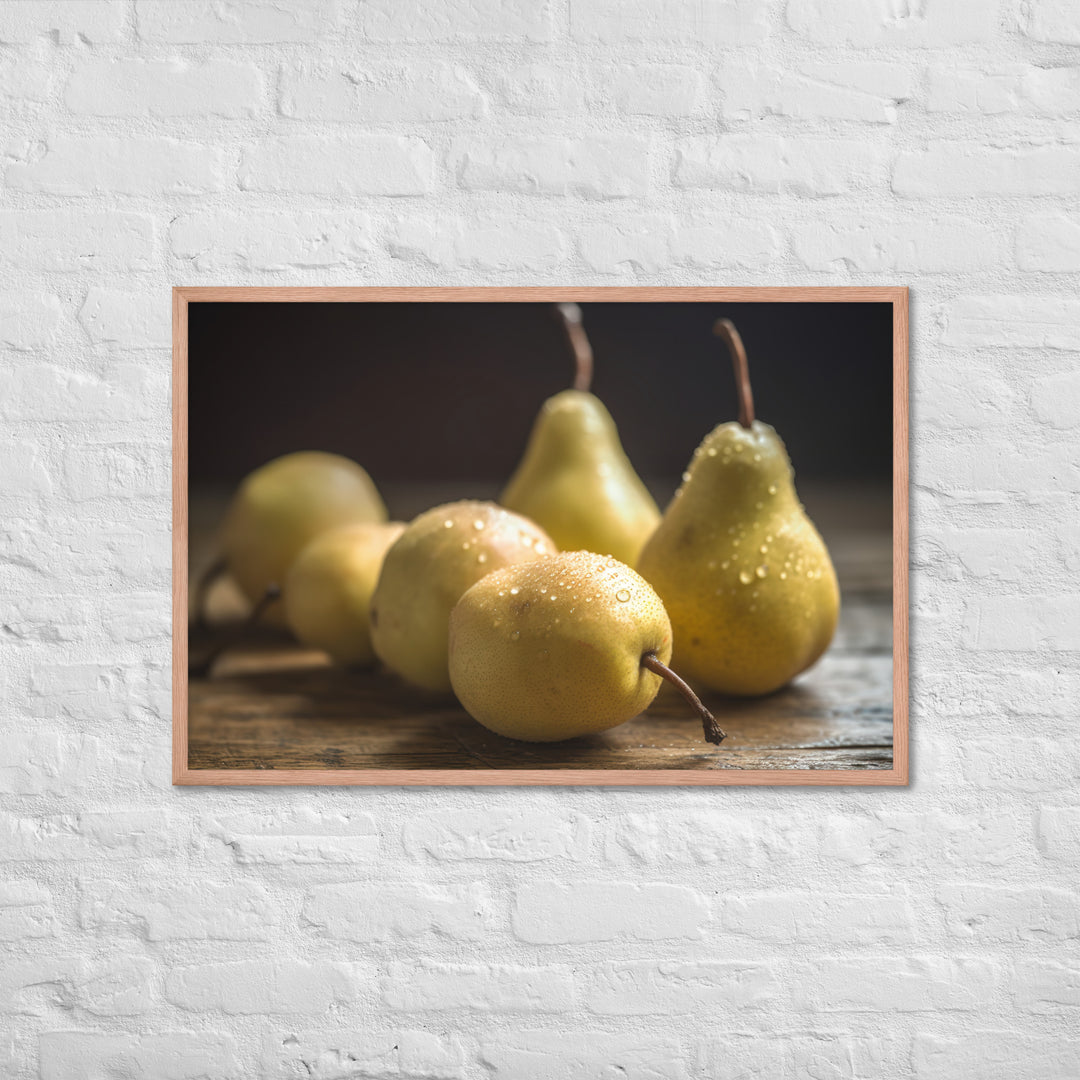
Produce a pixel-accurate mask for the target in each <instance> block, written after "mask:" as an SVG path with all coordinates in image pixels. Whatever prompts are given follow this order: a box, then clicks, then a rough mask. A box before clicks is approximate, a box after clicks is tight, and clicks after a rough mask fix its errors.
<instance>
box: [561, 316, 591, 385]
mask: <svg viewBox="0 0 1080 1080" xmlns="http://www.w3.org/2000/svg"><path fill="white" fill-rule="evenodd" d="M555 310H556V311H557V312H558V314H559V318H560V319H561V320H562V324H563V329H564V330H565V331H566V337H567V339H568V340H569V342H570V348H571V349H572V350H573V353H574V363H575V364H576V365H577V366H576V369H575V372H574V389H575V390H582V391H584V392H586V393H588V390H589V387H590V386H592V373H593V355H592V346H591V345H590V344H589V336H588V334H586V333H585V326H584V324H583V323H582V321H581V308H580V307H579V306H578V305H577V304H556V305H555Z"/></svg>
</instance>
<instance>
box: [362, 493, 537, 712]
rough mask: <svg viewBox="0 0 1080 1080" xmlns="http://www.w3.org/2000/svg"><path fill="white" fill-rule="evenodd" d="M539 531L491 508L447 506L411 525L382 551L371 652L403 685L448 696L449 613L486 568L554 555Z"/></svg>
mask: <svg viewBox="0 0 1080 1080" xmlns="http://www.w3.org/2000/svg"><path fill="white" fill-rule="evenodd" d="M555 550H556V549H555V545H554V544H553V543H552V541H551V537H549V536H548V534H547V533H546V532H544V530H543V529H541V528H540V527H539V526H538V525H534V524H533V523H532V522H531V521H529V520H528V519H527V518H524V517H521V516H520V515H519V514H513V513H511V512H510V511H509V510H504V509H503V508H502V507H501V506H496V505H495V504H494V503H491V502H474V501H464V502H456V503H448V504H447V505H445V506H437V507H435V509H433V510H428V511H427V512H426V513H423V514H421V515H420V516H419V517H418V518H416V519H415V520H414V521H412V522H411V523H410V524H409V526H408V527H407V528H406V529H405V531H404V532H403V533H402V534H401V536H399V537H398V539H397V541H396V542H395V543H394V545H393V546H392V547H391V548H390V550H389V551H388V552H387V553H386V557H385V559H384V560H383V565H382V571H381V573H380V574H379V581H378V584H377V585H376V587H375V595H374V596H373V597H372V601H371V641H372V644H373V645H374V647H375V653H376V655H377V656H378V657H379V659H380V660H382V662H383V663H384V664H386V666H387V667H388V668H390V669H391V670H392V671H394V672H396V673H397V674H398V675H400V676H402V677H403V678H404V679H406V680H407V681H408V682H411V683H414V684H415V685H416V686H419V687H422V688H423V689H425V690H431V691H433V692H436V693H449V692H450V689H451V687H450V672H449V669H448V667H447V636H448V623H449V619H450V612H451V610H452V609H453V607H454V605H455V604H456V603H457V602H458V600H459V599H460V598H461V594H462V593H463V592H465V590H466V589H468V588H469V587H470V586H471V585H473V584H475V583H476V582H477V581H479V580H480V579H481V578H482V577H483V576H484V575H485V574H488V573H490V572H491V571H492V570H499V569H501V568H502V567H504V566H509V565H511V564H512V563H520V562H531V561H533V560H536V559H543V558H545V557H547V556H549V555H551V554H552V553H553V552H554V551H555Z"/></svg>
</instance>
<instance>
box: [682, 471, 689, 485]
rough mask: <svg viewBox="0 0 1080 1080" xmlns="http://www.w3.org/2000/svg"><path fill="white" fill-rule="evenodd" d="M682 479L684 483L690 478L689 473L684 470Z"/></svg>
mask: <svg viewBox="0 0 1080 1080" xmlns="http://www.w3.org/2000/svg"><path fill="white" fill-rule="evenodd" d="M682 479H683V483H684V484H685V483H686V482H687V481H688V480H689V479H690V474H689V473H688V472H684V473H683V474H682Z"/></svg>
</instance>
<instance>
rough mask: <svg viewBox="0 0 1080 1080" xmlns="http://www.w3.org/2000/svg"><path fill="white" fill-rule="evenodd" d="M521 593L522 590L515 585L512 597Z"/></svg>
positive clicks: (511, 592) (511, 593) (512, 589)
mask: <svg viewBox="0 0 1080 1080" xmlns="http://www.w3.org/2000/svg"><path fill="white" fill-rule="evenodd" d="M519 592H521V590H520V589H519V588H518V587H517V586H516V585H515V586H513V588H511V590H510V595H511V596H517V594H518V593H519Z"/></svg>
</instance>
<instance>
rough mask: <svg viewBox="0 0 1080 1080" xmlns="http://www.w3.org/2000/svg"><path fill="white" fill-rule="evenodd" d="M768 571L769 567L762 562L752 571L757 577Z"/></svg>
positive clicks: (761, 576)
mask: <svg viewBox="0 0 1080 1080" xmlns="http://www.w3.org/2000/svg"><path fill="white" fill-rule="evenodd" d="M768 572H769V568H768V567H767V566H765V564H764V563H763V564H762V565H761V566H759V567H758V568H757V569H756V570H755V571H754V573H755V574H757V576H758V577H759V578H763V577H764V576H765V575H766V574H767V573H768Z"/></svg>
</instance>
